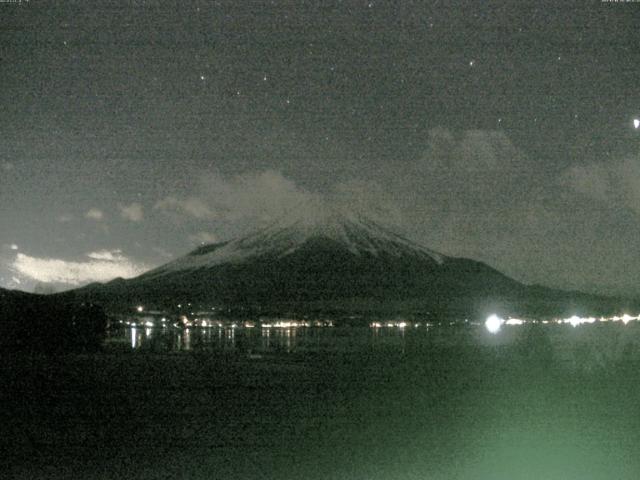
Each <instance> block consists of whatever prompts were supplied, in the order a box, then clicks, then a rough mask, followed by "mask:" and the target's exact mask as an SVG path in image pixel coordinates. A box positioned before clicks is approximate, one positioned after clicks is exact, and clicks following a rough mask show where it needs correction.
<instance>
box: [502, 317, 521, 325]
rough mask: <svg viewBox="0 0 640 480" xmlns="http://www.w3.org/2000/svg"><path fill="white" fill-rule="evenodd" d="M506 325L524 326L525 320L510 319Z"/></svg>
mask: <svg viewBox="0 0 640 480" xmlns="http://www.w3.org/2000/svg"><path fill="white" fill-rule="evenodd" d="M505 324H506V325H523V324H524V320H521V319H519V318H510V319H509V320H507V321H506V322H505Z"/></svg>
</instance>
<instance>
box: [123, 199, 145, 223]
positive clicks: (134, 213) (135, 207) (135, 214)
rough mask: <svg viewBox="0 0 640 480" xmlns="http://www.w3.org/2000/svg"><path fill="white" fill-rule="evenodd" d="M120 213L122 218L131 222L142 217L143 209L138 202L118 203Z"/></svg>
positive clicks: (139, 220) (137, 220) (138, 220)
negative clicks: (129, 203)
mask: <svg viewBox="0 0 640 480" xmlns="http://www.w3.org/2000/svg"><path fill="white" fill-rule="evenodd" d="M119 208H120V215H121V216H122V218H124V219H126V220H129V221H131V222H141V221H142V219H143V218H144V210H143V207H142V205H140V204H139V203H136V202H134V203H132V204H131V205H120V206H119Z"/></svg>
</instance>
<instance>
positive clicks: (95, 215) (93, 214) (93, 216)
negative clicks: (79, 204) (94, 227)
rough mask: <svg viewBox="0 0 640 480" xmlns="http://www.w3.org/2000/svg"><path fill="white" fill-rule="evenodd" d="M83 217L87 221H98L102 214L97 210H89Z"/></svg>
mask: <svg viewBox="0 0 640 480" xmlns="http://www.w3.org/2000/svg"><path fill="white" fill-rule="evenodd" d="M84 216H85V218H88V219H89V220H96V221H100V220H102V219H103V218H104V213H103V212H102V210H100V209H98V208H91V209H89V210H88V211H87V213H85V214H84Z"/></svg>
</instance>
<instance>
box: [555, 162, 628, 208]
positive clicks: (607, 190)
mask: <svg viewBox="0 0 640 480" xmlns="http://www.w3.org/2000/svg"><path fill="white" fill-rule="evenodd" d="M560 181H561V183H562V184H563V185H565V186H566V187H568V188H570V189H571V190H572V191H574V192H576V193H579V194H581V195H583V196H584V197H588V198H591V199H593V200H596V201H598V202H601V203H603V204H605V205H607V206H609V207H611V208H626V209H629V210H631V211H633V212H635V213H636V214H640V157H637V158H626V159H623V160H618V161H607V162H592V163H588V164H577V165H573V166H571V167H570V168H568V169H567V170H566V171H565V172H564V174H563V175H562V177H561V179H560Z"/></svg>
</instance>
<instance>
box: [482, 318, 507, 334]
mask: <svg viewBox="0 0 640 480" xmlns="http://www.w3.org/2000/svg"><path fill="white" fill-rule="evenodd" d="M503 323H504V319H502V318H500V317H499V316H497V315H495V314H494V315H489V317H487V320H486V321H485V322H484V326H485V328H486V329H487V330H489V333H498V332H499V331H500V327H502V324H503Z"/></svg>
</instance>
